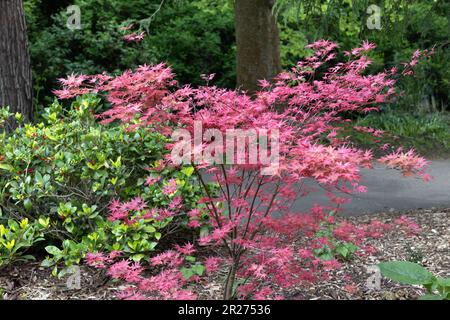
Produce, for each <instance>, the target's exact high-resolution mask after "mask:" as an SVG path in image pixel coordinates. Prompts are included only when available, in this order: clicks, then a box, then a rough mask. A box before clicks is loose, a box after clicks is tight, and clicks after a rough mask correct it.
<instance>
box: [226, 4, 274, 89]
mask: <svg viewBox="0 0 450 320" xmlns="http://www.w3.org/2000/svg"><path fill="white" fill-rule="evenodd" d="M273 5H274V0H236V1H235V27H236V46H237V63H236V73H237V85H238V88H240V89H243V90H247V91H248V92H249V93H254V92H255V91H256V90H257V89H258V80H262V79H265V80H268V81H270V80H272V79H273V77H274V76H276V75H277V74H278V73H280V71H281V61H280V60H281V59H280V39H279V35H278V26H277V22H276V19H275V17H274V16H273V14H272V7H273Z"/></svg>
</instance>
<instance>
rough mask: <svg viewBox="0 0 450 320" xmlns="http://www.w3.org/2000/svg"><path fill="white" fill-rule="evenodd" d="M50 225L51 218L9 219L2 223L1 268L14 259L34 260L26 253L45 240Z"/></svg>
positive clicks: (0, 240) (0, 241) (0, 227)
mask: <svg viewBox="0 0 450 320" xmlns="http://www.w3.org/2000/svg"><path fill="white" fill-rule="evenodd" d="M49 226H50V219H48V218H40V219H37V220H36V221H34V222H32V223H30V222H29V220H28V219H27V218H25V219H22V220H21V221H16V220H13V219H9V220H7V222H6V225H4V224H0V268H1V267H3V266H5V265H8V264H10V263H12V262H14V261H20V260H34V257H33V256H32V255H25V254H24V253H25V252H26V250H28V249H29V248H30V247H32V246H33V245H35V244H36V243H38V242H40V241H43V240H44V233H45V231H46V230H47V229H48V228H49Z"/></svg>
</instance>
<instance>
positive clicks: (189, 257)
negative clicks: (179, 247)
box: [185, 256, 195, 262]
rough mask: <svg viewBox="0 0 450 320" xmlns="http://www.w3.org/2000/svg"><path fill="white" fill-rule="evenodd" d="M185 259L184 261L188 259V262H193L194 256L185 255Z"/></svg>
mask: <svg viewBox="0 0 450 320" xmlns="http://www.w3.org/2000/svg"><path fill="white" fill-rule="evenodd" d="M185 259H186V261H189V262H195V257H193V256H186V257H185Z"/></svg>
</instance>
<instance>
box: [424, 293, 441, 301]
mask: <svg viewBox="0 0 450 320" xmlns="http://www.w3.org/2000/svg"><path fill="white" fill-rule="evenodd" d="M419 300H444V297H443V296H441V295H439V294H426V295H423V296H421V297H419Z"/></svg>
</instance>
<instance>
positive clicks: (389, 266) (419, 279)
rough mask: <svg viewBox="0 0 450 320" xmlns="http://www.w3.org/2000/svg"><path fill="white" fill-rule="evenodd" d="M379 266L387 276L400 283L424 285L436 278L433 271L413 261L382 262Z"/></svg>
mask: <svg viewBox="0 0 450 320" xmlns="http://www.w3.org/2000/svg"><path fill="white" fill-rule="evenodd" d="M378 266H379V268H380V271H381V273H382V274H383V275H384V276H385V277H387V278H389V279H391V280H394V281H397V282H400V283H405V284H422V285H424V284H429V283H431V282H433V280H434V279H435V278H434V276H433V274H432V273H431V272H429V271H428V270H427V269H425V268H424V267H422V266H420V265H418V264H417V263H413V262H408V261H391V262H383V263H380V264H379V265H378Z"/></svg>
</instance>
